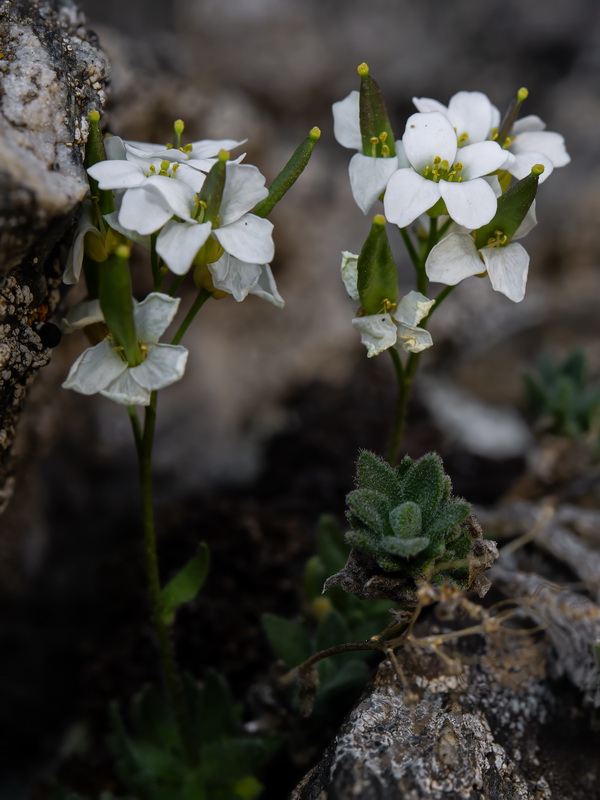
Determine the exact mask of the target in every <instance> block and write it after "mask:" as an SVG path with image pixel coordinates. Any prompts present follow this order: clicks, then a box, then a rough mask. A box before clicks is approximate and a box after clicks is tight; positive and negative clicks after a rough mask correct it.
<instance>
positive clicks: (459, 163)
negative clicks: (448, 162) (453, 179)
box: [454, 161, 463, 172]
mask: <svg viewBox="0 0 600 800" xmlns="http://www.w3.org/2000/svg"><path fill="white" fill-rule="evenodd" d="M454 169H455V170H456V171H457V172H460V171H461V169H463V165H462V161H457V162H456V164H455V165H454Z"/></svg>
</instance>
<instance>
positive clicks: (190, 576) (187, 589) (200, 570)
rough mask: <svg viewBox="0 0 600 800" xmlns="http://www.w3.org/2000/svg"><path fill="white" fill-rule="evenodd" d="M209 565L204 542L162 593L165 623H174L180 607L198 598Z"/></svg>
mask: <svg viewBox="0 0 600 800" xmlns="http://www.w3.org/2000/svg"><path fill="white" fill-rule="evenodd" d="M209 563H210V556H209V552H208V547H207V546H206V544H205V543H204V542H201V543H200V545H199V546H198V550H197V551H196V554H195V555H194V556H193V557H192V558H191V559H190V560H189V561H188V563H187V564H186V565H185V567H183V568H182V569H181V570H180V571H179V572H178V573H177V575H175V577H174V578H172V579H171V580H170V581H169V583H167V585H166V586H165V587H164V588H163V590H162V592H161V594H162V603H163V615H164V619H165V622H167V623H170V622H172V621H173V619H174V618H175V611H176V610H177V609H178V608H179V606H182V605H184V604H185V603H189V602H191V601H192V600H193V599H194V598H195V597H196V595H197V594H198V592H199V591H200V589H201V588H202V587H203V586H204V582H205V580H206V576H207V575H208V567H209Z"/></svg>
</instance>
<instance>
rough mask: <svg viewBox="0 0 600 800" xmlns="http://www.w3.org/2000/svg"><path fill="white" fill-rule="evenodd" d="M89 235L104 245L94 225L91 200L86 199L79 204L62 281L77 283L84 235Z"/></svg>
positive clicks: (81, 260)
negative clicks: (77, 216) (79, 209)
mask: <svg viewBox="0 0 600 800" xmlns="http://www.w3.org/2000/svg"><path fill="white" fill-rule="evenodd" d="M87 234H89V235H90V236H93V237H95V238H96V239H98V244H99V245H100V246H101V247H104V242H103V239H102V234H101V233H100V231H99V230H98V228H97V227H96V224H95V221H94V211H93V207H92V201H91V200H89V199H86V200H84V201H83V204H82V206H81V213H80V215H79V220H78V222H77V229H76V231H75V238H74V239H73V243H72V245H71V248H70V250H69V254H68V255H67V262H66V264H65V271H64V273H63V282H64V283H67V284H73V283H77V281H78V280H79V276H80V275H81V266H82V264H83V254H84V246H85V237H86V235H87Z"/></svg>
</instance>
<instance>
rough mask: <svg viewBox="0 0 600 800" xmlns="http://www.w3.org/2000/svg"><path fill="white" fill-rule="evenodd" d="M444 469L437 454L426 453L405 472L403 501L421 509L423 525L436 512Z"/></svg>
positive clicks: (442, 487) (442, 484)
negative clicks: (409, 501)
mask: <svg viewBox="0 0 600 800" xmlns="http://www.w3.org/2000/svg"><path fill="white" fill-rule="evenodd" d="M444 477H445V476H444V467H443V465H442V459H441V458H440V457H439V456H438V455H437V453H428V454H427V455H425V456H423V457H422V458H420V459H419V460H418V461H416V462H415V463H414V464H413V465H412V467H411V468H410V469H409V470H408V471H407V473H406V476H405V478H404V481H403V488H404V493H403V494H404V500H405V501H408V500H412V501H413V502H414V503H417V505H419V506H420V507H421V514H422V516H423V525H424V526H426V525H427V523H428V522H429V519H430V518H431V517H432V516H433V514H434V513H435V511H436V510H437V507H438V504H439V502H440V500H441V498H442V494H443V491H444Z"/></svg>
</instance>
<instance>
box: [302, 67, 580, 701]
mask: <svg viewBox="0 0 600 800" xmlns="http://www.w3.org/2000/svg"><path fill="white" fill-rule="evenodd" d="M358 74H359V76H360V89H359V90H358V91H351V92H350V94H349V95H348V96H347V97H345V98H344V99H343V100H340V101H339V102H336V103H334V105H333V117H334V133H335V137H336V139H337V141H338V142H339V143H340V144H341V145H343V146H344V147H347V148H349V149H350V150H353V151H355V152H354V155H353V156H352V158H351V161H350V165H349V176H350V185H351V189H352V194H353V196H354V199H355V201H356V203H357V205H358V206H359V208H360V210H361V211H362V212H363V213H364V214H367V213H369V212H370V211H371V209H372V208H373V206H374V205H375V204H376V203H377V202H381V203H382V208H381V210H380V212H379V213H377V214H376V215H375V216H374V218H373V220H372V225H371V229H370V231H369V233H368V235H367V237H366V239H365V241H364V244H363V246H362V248H361V251H360V253H358V254H354V253H351V252H348V251H344V252H343V253H342V263H341V272H342V280H343V282H344V285H345V287H346V290H347V292H348V294H349V295H350V297H351V298H352V299H353V300H355V301H356V302H357V304H358V305H359V307H358V310H357V312H356V316H355V318H354V319H353V320H352V324H353V326H354V327H355V328H356V330H357V331H358V333H359V335H360V338H361V341H362V343H363V344H364V345H365V347H366V349H367V356H368V357H370V358H371V357H374V356H377V355H379V354H381V353H383V352H384V351H386V350H387V351H388V352H389V353H390V355H391V357H392V361H393V365H394V368H395V374H396V377H397V382H398V401H397V404H396V409H395V415H394V421H393V428H392V434H391V437H390V444H389V449H388V452H387V460H384V459H382V458H379V457H378V456H376V455H374V454H373V453H369V452H367V451H363V452H362V453H361V454H360V455H359V458H358V464H357V474H356V484H357V485H356V489H355V490H354V491H351V492H350V493H349V494H348V495H347V498H346V502H347V514H346V516H347V522H348V528H347V530H346V534H345V540H346V542H347V544H349V545H351V551H350V554H349V556H348V561H347V563H346V565H345V566H344V567H343V568H342V569H341V570H340V571H338V572H337V573H336V574H334V575H333V576H331V577H329V578H328V579H327V580H326V581H325V585H324V588H325V591H327V590H329V589H331V588H342V589H344V590H346V591H347V592H350V593H352V594H354V595H355V596H357V597H359V598H364V599H371V600H373V599H384V598H387V599H389V600H394V601H396V602H397V603H399V604H400V607H401V609H403V610H405V611H407V610H412V613H411V614H409V617H410V618H409V620H408V622H406V621H404V622H401V621H399V618H398V617H396V620H395V622H393V623H392V624H391V625H390V626H388V628H386V629H385V630H384V631H383V632H382V633H381V634H377V635H375V636H372V637H371V638H370V639H369V640H368V641H363V642H348V643H346V644H345V645H339V646H333V647H329V648H327V649H325V650H323V651H321V652H320V653H316V654H314V655H313V656H311V657H310V658H308V659H306V660H305V661H303V662H302V663H301V664H299V665H298V666H297V667H296V669H295V670H294V671H293V672H295V673H296V674H297V675H298V676H299V678H300V691H301V695H304V696H306V697H308V703H307V705H310V698H311V697H312V696H314V693H315V686H316V685H317V679H318V675H317V673H316V671H315V666H316V664H317V663H318V662H320V661H321V660H322V659H323V658H326V657H329V656H333V655H339V654H341V653H353V652H355V651H357V650H361V649H362V650H378V651H380V652H382V653H386V654H388V655H389V656H390V659H391V660H392V661H394V656H393V650H394V648H395V647H399V646H402V645H403V644H406V643H407V642H408V641H409V640H411V641H413V642H414V641H415V640H414V638H411V635H412V629H413V626H414V622H415V620H416V618H417V617H418V615H419V613H420V611H421V609H422V608H423V606H424V605H426V604H428V603H430V602H434V601H435V602H437V601H440V600H443V599H444V598H446V600H445V601H447V600H448V598H451V599H452V603H456V602H464V603H468V602H470V601H467V599H466V596H464V592H466V591H467V590H479V591H480V593H482V592H484V591H485V589H486V579H485V576H484V575H483V573H484V572H485V570H486V569H488V568H489V566H490V565H491V564H492V562H493V561H494V559H495V558H496V557H497V555H498V553H497V550H496V546H495V544H494V543H493V542H490V541H487V540H485V539H484V538H483V533H482V531H481V528H480V526H479V525H478V523H477V521H476V520H475V518H474V516H473V514H472V513H471V506H470V505H469V503H467V502H466V501H465V500H463V499H462V498H457V497H454V496H453V494H452V485H451V482H450V478H449V476H447V475H446V474H445V472H444V468H443V464H442V461H441V459H440V457H439V456H438V455H437V454H435V453H429V454H427V455H425V456H423V457H422V458H420V459H418V460H417V461H413V460H412V459H411V458H409V457H406V458H404V459H402V460H400V451H401V445H402V438H403V432H404V427H405V422H406V416H407V410H408V402H409V398H410V393H411V389H412V385H413V381H414V377H415V374H416V372H417V368H418V366H419V359H420V354H421V353H422V352H423V351H424V350H426V349H427V348H429V347H431V346H432V344H433V340H432V337H431V334H430V333H429V331H428V330H427V323H428V321H429V319H430V318H431V315H432V314H433V313H434V312H435V310H436V308H437V307H438V306H439V305H440V304H441V303H442V302H444V301H445V300H446V298H447V297H448V296H449V295H450V294H451V292H452V291H453V289H454V287H455V286H456V285H457V284H458V283H460V282H461V281H463V280H465V279H466V278H469V277H472V276H479V277H484V276H486V275H487V277H489V279H490V282H491V285H492V288H493V289H494V290H495V291H497V292H501V293H502V294H504V295H505V296H506V297H507V298H508V299H509V300H512V301H513V302H516V303H518V302H520V301H521V300H522V299H523V297H524V295H525V287H526V283H527V273H528V269H529V255H528V254H527V251H526V250H525V249H524V247H523V246H522V244H520V242H519V241H518V240H520V239H521V238H523V237H524V236H525V235H526V234H527V232H528V231H529V230H531V228H532V227H533V226H534V225H535V224H536V215H535V199H536V194H537V190H538V187H539V184H540V183H542V182H543V181H545V180H547V179H548V177H549V176H550V175H551V174H552V172H553V170H554V169H555V168H557V167H562V166H565V165H566V164H567V163H568V162H569V160H570V159H569V155H568V153H567V151H566V149H565V143H564V140H563V137H562V136H561V135H560V134H558V133H553V132H549V131H546V130H545V125H544V123H543V122H542V120H541V119H540V118H539V117H537V116H534V115H530V116H526V117H521V118H520V117H519V115H520V112H521V108H522V105H523V103H524V101H525V99H526V98H527V96H528V92H527V90H526V89H519V91H518V92H517V94H516V97H515V98H514V100H513V102H512V103H511V104H510V106H509V108H508V109H507V111H506V113H505V114H504V116H502V115H501V114H500V111H499V110H498V109H497V108H496V107H495V106H494V105H493V104H492V102H491V101H490V100H489V98H488V97H487V96H486V95H485V94H482V93H481V92H458V93H457V94H455V95H454V96H453V97H452V98H451V99H450V102H449V103H448V105H447V106H445V105H443V104H442V103H440V102H439V101H437V100H433V99H431V98H427V97H415V98H413V103H414V105H415V107H416V113H414V114H411V115H410V116H409V118H408V119H407V120H406V124H405V127H404V133H403V135H402V138H400V139H396V137H395V135H394V127H393V125H392V123H391V121H390V119H389V116H388V113H387V110H386V105H385V102H384V99H383V95H382V92H381V90H380V88H379V86H378V84H377V83H376V81H375V80H374V79H373V78H372V77H371V75H370V74H369V68H368V66H367V64H364V63H363V64H361V65H360V66H359V67H358ZM381 212H382V213H381ZM388 228H389V229H391V230H394V229H397V230H398V232H399V236H400V238H401V239H402V241H403V243H404V245H405V247H406V251H407V253H408V259H409V261H410V263H411V265H412V269H413V270H414V276H415V284H416V285H415V289H414V290H412V291H409V292H408V293H407V294H405V295H403V296H401V293H400V288H399V286H400V279H399V271H398V265H397V263H396V259H395V257H394V255H393V252H392V248H391V246H390V242H389V240H388V232H387V231H388ZM401 283H402V285H403V286H404V285H406V283H407V281H406V280H405V278H404V276H403V279H402V282H401ZM430 283H441V284H445V288H443V289H442V290H441V291H437V292H433V291H432V290H431V289H430ZM538 394H540V392H538ZM399 461H400V463H398V462H399ZM487 583H488V585H489V582H487ZM456 598H462V599H461V600H460V601H459V600H457V599H456ZM494 624H495V623H494ZM402 629H403V630H402ZM399 632H400V633H399ZM398 634H399V635H398Z"/></svg>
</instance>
